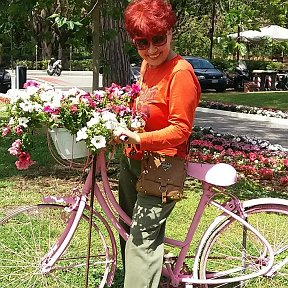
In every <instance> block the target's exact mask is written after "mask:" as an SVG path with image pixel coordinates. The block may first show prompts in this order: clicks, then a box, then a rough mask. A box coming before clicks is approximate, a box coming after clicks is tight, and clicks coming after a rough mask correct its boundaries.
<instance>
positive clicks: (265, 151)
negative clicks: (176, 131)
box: [189, 126, 288, 187]
mask: <svg viewBox="0 0 288 288" xmlns="http://www.w3.org/2000/svg"><path fill="white" fill-rule="evenodd" d="M189 158H190V159H189V160H190V161H192V162H203V163H205V162H206V163H220V162H222V163H228V164H231V165H232V166H234V168H235V169H236V170H237V171H238V172H239V173H241V174H242V175H244V176H246V177H251V176H252V177H253V178H254V179H259V180H276V179H277V180H278V181H279V183H280V185H282V186H285V187H286V186H287V185H288V151H287V150H285V149H284V148H282V147H281V146H280V145H272V144H270V143H269V141H266V140H260V139H257V138H250V137H247V136H235V135H231V134H221V133H216V132H214V131H213V129H212V128H210V127H207V128H203V127H198V126H195V127H194V128H193V133H192V139H191V142H190V155H189Z"/></svg>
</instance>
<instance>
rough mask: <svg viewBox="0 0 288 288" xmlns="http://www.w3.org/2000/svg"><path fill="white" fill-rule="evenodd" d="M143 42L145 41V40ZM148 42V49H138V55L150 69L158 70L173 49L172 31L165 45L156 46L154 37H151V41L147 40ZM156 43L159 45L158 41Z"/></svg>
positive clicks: (168, 34)
mask: <svg viewBox="0 0 288 288" xmlns="http://www.w3.org/2000/svg"><path fill="white" fill-rule="evenodd" d="M155 37H157V36H155ZM156 39H157V38H156ZM143 40H145V38H144V39H143ZM146 40H147V41H148V45H147V48H146V49H138V48H137V51H138V54H139V55H140V57H141V58H142V59H144V60H146V61H147V62H148V64H149V66H150V67H152V68H156V67H158V66H159V65H161V64H162V63H164V62H165V61H166V60H167V58H168V55H169V52H170V49H171V41H172V31H169V32H167V41H165V43H164V44H163V45H158V44H157V45H154V44H153V37H151V39H146ZM156 43H157V40H156ZM160 44H161V42H160ZM136 47H137V46H136Z"/></svg>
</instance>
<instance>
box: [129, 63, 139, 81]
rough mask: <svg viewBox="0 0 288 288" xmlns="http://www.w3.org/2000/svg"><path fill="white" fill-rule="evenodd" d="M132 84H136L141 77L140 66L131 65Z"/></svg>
mask: <svg viewBox="0 0 288 288" xmlns="http://www.w3.org/2000/svg"><path fill="white" fill-rule="evenodd" d="M130 67H131V83H136V82H137V80H138V79H139V77H140V66H137V65H135V64H131V66H130Z"/></svg>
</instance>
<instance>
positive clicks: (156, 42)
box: [133, 34, 167, 50]
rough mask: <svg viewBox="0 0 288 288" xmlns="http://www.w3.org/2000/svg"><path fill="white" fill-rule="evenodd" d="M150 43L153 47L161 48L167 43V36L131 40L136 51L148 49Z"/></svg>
mask: <svg viewBox="0 0 288 288" xmlns="http://www.w3.org/2000/svg"><path fill="white" fill-rule="evenodd" d="M150 43H152V45H153V46H162V45H164V44H166V43H167V34H165V35H155V36H152V37H151V38H149V39H147V38H143V37H136V38H134V39H133V44H134V46H135V47H136V48H137V49H138V50H146V49H148V48H149V46H150Z"/></svg>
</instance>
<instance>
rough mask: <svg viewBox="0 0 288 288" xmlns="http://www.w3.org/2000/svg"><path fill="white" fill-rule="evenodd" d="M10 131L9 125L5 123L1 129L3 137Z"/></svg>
mask: <svg viewBox="0 0 288 288" xmlns="http://www.w3.org/2000/svg"><path fill="white" fill-rule="evenodd" d="M10 132H11V127H10V126H9V125H7V126H6V127H5V128H4V129H3V131H2V136H3V137H5V136H7V135H8V134H9V133H10Z"/></svg>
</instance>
